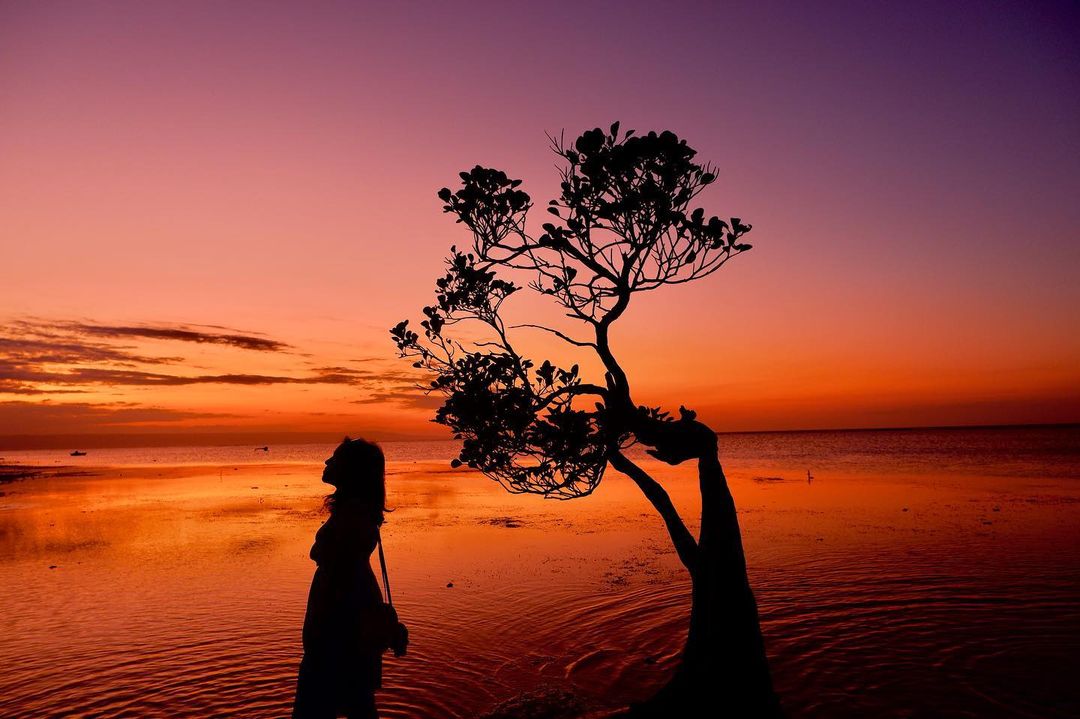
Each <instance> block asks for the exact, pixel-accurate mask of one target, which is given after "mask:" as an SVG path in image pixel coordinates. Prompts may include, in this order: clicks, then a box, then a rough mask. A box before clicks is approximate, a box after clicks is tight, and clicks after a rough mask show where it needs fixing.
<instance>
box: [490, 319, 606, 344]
mask: <svg viewBox="0 0 1080 719" xmlns="http://www.w3.org/2000/svg"><path fill="white" fill-rule="evenodd" d="M522 327H532V328H533V329H537V330H543V331H545V332H550V333H551V334H553V335H555V336H556V337H559V338H560V339H562V340H565V341H566V342H569V343H570V344H572V345H575V346H577V347H596V343H595V342H582V341H581V340H576V339H573V338H572V337H567V336H566V335H564V334H563V333H562V332H559V331H558V330H553V329H551V328H550V327H544V326H543V325H532V324H524V325H511V326H510V329H512V330H516V329H520V328H522Z"/></svg>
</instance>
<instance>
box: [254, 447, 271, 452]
mask: <svg viewBox="0 0 1080 719" xmlns="http://www.w3.org/2000/svg"><path fill="white" fill-rule="evenodd" d="M255 451H256V452H269V451H270V448H269V447H256V448H255Z"/></svg>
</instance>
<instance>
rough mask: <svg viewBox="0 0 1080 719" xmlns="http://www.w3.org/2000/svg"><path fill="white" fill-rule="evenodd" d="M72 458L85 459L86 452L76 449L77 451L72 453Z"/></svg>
mask: <svg viewBox="0 0 1080 719" xmlns="http://www.w3.org/2000/svg"><path fill="white" fill-rule="evenodd" d="M71 456H72V457H85V456H86V452H80V451H79V450H77V449H76V450H74V451H72V453H71Z"/></svg>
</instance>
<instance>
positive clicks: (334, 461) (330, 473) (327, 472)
mask: <svg viewBox="0 0 1080 719" xmlns="http://www.w3.org/2000/svg"><path fill="white" fill-rule="evenodd" d="M339 451H340V450H338V451H335V452H334V453H333V454H332V455H330V457H329V458H328V459H327V460H326V463H325V464H326V467H325V469H323V475H322V481H323V482H325V483H326V484H331V485H334V486H335V487H336V486H337V484H338V478H339V477H340V476H341V471H342V469H343V468H342V466H341V465H342V460H341V457H339V456H338V452H339Z"/></svg>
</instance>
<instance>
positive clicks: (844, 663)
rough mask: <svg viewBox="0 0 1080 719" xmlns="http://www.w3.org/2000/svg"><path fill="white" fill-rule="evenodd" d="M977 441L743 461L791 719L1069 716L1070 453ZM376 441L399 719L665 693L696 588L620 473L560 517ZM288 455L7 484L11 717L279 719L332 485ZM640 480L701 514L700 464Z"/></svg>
mask: <svg viewBox="0 0 1080 719" xmlns="http://www.w3.org/2000/svg"><path fill="white" fill-rule="evenodd" d="M1047 431H1049V430H1047ZM1029 432H1031V430H1029ZM1073 432H1074V433H1073V434H1072V435H1071V436H1072V441H1073V442H1075V437H1076V434H1075V430H1073ZM829 434H833V433H829ZM972 434H973V433H966V434H960V433H958V434H951V435H950V434H949V433H944V435H945V436H946V439H942V438H941V437H940V436H939V437H938V439H937V441H938V443H939V444H943V445H944V444H945V443H948V442H951V443H952V444H950V445H949V446H950V447H953V450H952V454H951V455H950V454H949V452H946V451H945V450H942V449H940V448H939V449H938V450H937V457H938V459H937V460H936V461H937V462H938V463H944V464H945V465H946V466H947V467H948V471H940V472H931V471H929V470H928V466H927V465H928V464H932V462H928V461H926V460H925V457H926V456H928V455H929V454H930V453H929V452H928V451H926V450H925V445H927V444H928V443H929V444H932V443H933V442H932V441H931V440H932V439H933V438H932V437H931V438H927V437H925V436H924V437H922V438H921V439H920V438H918V437H912V436H906V437H903V438H901V439H900V440H895V441H892V442H891V443H890V441H889V440H888V439H887V438H886V439H881V438H880V437H877V436H875V437H874V438H873V439H872V440H866V441H855V440H853V439H851V438H850V437H849V438H848V439H847V440H846V441H847V442H848V446H847V447H846V448H845V447H843V446H841V445H840V444H838V442H840V440H839V439H837V438H836V437H835V436H831V437H827V438H825V439H822V437H821V435H811V436H804V438H803V440H802V444H801V445H800V444H799V440H797V439H793V437H796V436H795V435H784V436H779V437H781V440H779V441H777V440H776V439H775V438H776V437H778V435H756V436H754V437H753V438H752V439H750V440H748V439H746V437H747V436H744V441H743V444H742V445H739V446H737V447H736V450H735V451H733V452H729V453H728V455H729V457H730V461H729V468H730V470H731V471H730V474H731V479H732V488H733V492H734V493H735V495H736V500H737V501H738V503H739V506H740V508H741V516H742V522H743V528H744V532H745V535H746V548H747V555H748V559H749V562H750V571H751V579H752V581H753V583H754V586H755V589H756V591H757V595H758V599H759V603H760V607H761V611H762V616H763V628H764V631H765V635H766V641H767V643H768V649H769V653H770V655H771V657H772V660H773V669H774V674H775V680H776V684H777V688H778V690H779V691H780V693H781V696H782V697H783V699H784V701H785V704H786V706H787V707H788V709H789V710H790V712H791V714H792V715H793V716H806V717H869V716H890V717H909V716H970V717H987V716H1015V717H1071V716H1076V715H1077V713H1078V709H1080V695H1078V691H1077V689H1076V687H1075V681H1074V677H1075V675H1076V669H1077V666H1076V657H1077V656H1080V629H1078V628H1080V597H1078V596H1077V591H1076V588H1077V587H1078V586H1080V485H1078V484H1077V482H1076V479H1075V478H1076V476H1077V469H1076V467H1075V466H1074V465H1073V464H1072V461H1071V460H1070V457H1074V458H1075V456H1076V455H1075V453H1073V454H1072V455H1070V454H1069V451H1068V447H1070V446H1071V447H1075V444H1071V445H1070V440H1069V437H1068V436H1065V439H1064V444H1063V440H1062V437H1061V436H1060V435H1052V436H1047V435H1042V436H1041V437H1040V436H1037V433H1036V435H1028V436H1027V437H1024V436H1019V435H1015V434H1013V435H1007V434H1006V435H998V436H997V437H990V438H988V437H987V436H982V437H981V438H980V437H979V436H978V435H977V434H975V437H974V438H972ZM769 436H772V437H773V438H774V444H777V445H779V449H778V450H777V451H776V452H774V453H773V454H772V455H770V454H769V453H768V441H767V439H765V438H767V437H769ZM1033 436H1035V437H1036V439H1038V440H1039V441H1034V440H1033ZM949 437H951V439H949ZM727 442H728V440H726V439H725V443H727ZM898 442H899V444H898ZM1003 442H1004V444H1005V446H1006V447H1007V448H1008V451H1007V452H1004V453H1007V454H1009V456H1014V457H1015V459H1014V461H1013V462H1012V463H1011V464H1010V463H1008V462H1004V463H1002V462H999V463H998V464H996V465H994V466H985V467H984V469H983V471H981V472H980V471H978V466H977V460H976V459H973V458H972V456H971V455H972V453H976V454H977V452H979V451H989V450H986V447H987V446H988V445H989V446H993V447H1000V446H1002V444H1003ZM1039 442H1043V443H1044V444H1046V443H1049V444H1052V445H1053V446H1056V447H1058V448H1059V451H1058V452H1057V453H1056V454H1055V455H1054V456H1055V457H1056V459H1055V460H1054V461H1049V460H1047V459H1046V456H1047V454H1046V452H1043V454H1042V455H1041V456H1043V459H1042V460H1039V459H1038V457H1039V456H1040V453H1039V452H1040V451H1039V450H1038V446H1039ZM755 443H757V444H755ZM830 443H832V444H831V445H830ZM1062 446H1065V447H1066V449H1065V450H1060V448H1061V447H1062ZM920 447H922V448H923V449H920ZM972 447H975V448H976V449H972ZM979 447H982V448H983V449H978V448H979ZM1032 447H1034V449H1033V448H1032ZM1025 448H1026V449H1025ZM387 449H388V454H389V455H390V458H391V460H395V459H396V461H393V462H392V463H391V468H390V469H391V472H392V473H391V475H390V476H389V479H388V482H389V488H390V491H391V497H390V500H389V501H390V504H391V506H394V507H396V510H395V511H394V512H393V513H392V514H390V515H389V516H388V520H387V524H386V527H385V529H384V538H385V541H386V548H387V555H388V556H387V559H388V561H389V563H390V569H391V572H392V574H393V583H394V598H395V604H397V605H399V610H400V612H401V615H402V617H403V619H405V621H406V622H407V623H408V624H409V627H410V631H411V635H412V644H411V646H410V652H409V656H407V657H405V658H402V659H394V658H392V657H389V656H388V657H387V661H386V665H385V678H384V686H385V689H384V691H383V692H382V693H381V699H380V700H381V704H382V706H383V712H384V715H385V716H388V717H471V716H476V715H477V714H479V713H482V712H484V711H486V710H489V709H490V708H492V707H493V706H495V705H496V704H498V703H499V702H502V701H505V700H507V699H510V698H512V697H514V696H517V695H521V694H523V693H527V692H532V691H536V690H544V689H545V688H552V687H555V688H558V689H560V690H566V691H570V692H573V693H574V695H575V696H576V697H577V698H578V699H579V701H581V702H582V704H583V705H584V706H589V707H592V708H594V709H596V710H598V711H599V710H603V709H604V708H605V707H613V706H617V705H619V704H625V703H626V702H628V701H631V700H634V699H638V698H642V697H644V696H646V695H648V694H649V693H650V692H651V691H652V690H653V689H655V688H656V687H657V686H658V685H659V684H660V683H661V682H662V681H663V679H664V677H665V674H666V673H667V672H668V671H670V670H671V668H672V666H673V665H674V658H675V654H676V652H677V651H678V649H679V646H680V641H681V636H682V635H683V633H684V632H685V627H684V617H685V612H686V610H687V608H688V606H689V596H688V589H689V586H688V582H687V580H686V577H685V576H684V574H683V571H682V569H681V566H680V565H679V563H678V560H677V558H676V557H675V556H674V552H673V551H672V550H671V548H670V546H669V544H668V541H667V538H666V535H665V533H664V530H663V527H662V525H661V522H660V520H659V519H658V518H657V517H656V516H654V514H653V512H652V510H651V508H650V507H649V505H648V504H647V503H646V502H645V500H644V499H642V498H640V496H639V495H638V494H637V491H636V489H635V488H634V487H633V486H632V485H631V484H630V483H629V482H628V481H623V480H622V479H621V478H619V477H618V476H617V475H615V474H611V475H610V476H609V478H608V479H607V480H605V483H604V484H603V485H602V486H601V488H600V490H598V492H597V493H596V495H594V496H593V497H590V498H588V499H583V500H580V501H574V502H551V501H544V500H541V499H539V498H535V497H522V496H511V495H508V494H505V493H504V492H502V490H501V489H499V488H498V487H497V486H496V485H494V484H493V483H490V482H488V481H486V480H484V479H482V478H479V477H476V476H475V475H471V474H467V473H463V472H452V471H448V469H447V467H446V463H445V461H434V459H433V456H432V455H434V454H436V453H437V452H442V453H444V454H445V449H444V448H442V447H439V446H438V445H436V446H434V448H429V449H427V450H424V451H420V450H418V449H416V447H415V446H414V447H412V449H411V451H412V452H413V454H412V455H402V454H401V453H400V452H396V451H395V450H396V449H397V445H393V446H388V448H387ZM140 451H141V452H144V453H145V452H147V450H140ZM234 451H237V450H234ZM208 452H209V451H208ZM304 452H308V453H311V454H315V455H316V456H318V454H317V453H318V452H320V449H319V448H307V449H305V450H304ZM425 452H426V454H425ZM753 452H757V453H758V455H757V456H761V457H769V459H768V461H762V460H755V459H754V457H753V454H752V453H753ZM211 454H212V453H211ZM272 454H273V451H272ZM296 454H297V456H298V457H299V458H298V459H296V460H295V462H297V463H295V464H262V465H257V464H253V465H247V466H243V465H239V466H238V463H236V462H233V464H231V465H229V466H223V467H221V468H217V467H215V468H212V469H211V468H208V467H200V466H195V465H198V464H209V463H212V462H211V460H212V459H213V457H209V458H206V459H204V461H202V462H199V461H196V460H197V457H196V460H193V461H191V462H188V463H187V464H190V465H192V466H188V467H180V468H177V467H175V466H171V465H170V464H168V463H162V462H158V463H156V466H154V467H150V468H145V467H144V468H131V467H126V468H117V469H112V470H107V471H104V472H103V473H102V474H101V475H100V476H92V477H58V478H49V477H44V478H39V479H34V480H28V481H25V482H20V483H16V484H10V485H5V487H4V491H5V492H6V493H7V494H6V495H5V496H3V497H0V602H2V606H3V608H4V610H3V612H2V614H0V617H2V619H0V622H2V624H0V662H2V664H3V666H4V667H5V671H4V673H3V674H0V715H2V716H5V717H51V716H69V715H87V716H100V717H166V716H168V717H206V716H244V717H280V716H285V715H287V713H288V710H289V707H290V705H291V700H292V691H293V687H294V682H295V676H296V666H297V663H298V662H299V659H300V654H301V649H300V626H301V624H302V622H303V612H304V606H305V599H306V592H307V587H308V583H309V582H310V580H311V574H312V571H313V570H314V565H313V564H312V563H311V562H310V561H309V560H308V558H307V552H308V549H309V548H310V542H311V537H312V535H313V533H314V530H315V529H316V528H317V527H318V525H319V522H320V521H321V518H322V511H321V508H320V498H321V495H322V493H323V492H324V489H325V488H324V486H323V485H321V484H320V483H319V481H318V477H319V470H318V468H317V467H316V466H314V465H307V464H302V463H301V462H303V461H306V460H305V458H304V456H303V453H302V452H299V451H298V452H297V453H296ZM950 456H952V457H953V459H949V457H950ZM942 457H944V459H943V458H942ZM93 458H94V455H93V453H92V454H91V455H90V456H89V457H88V459H93ZM808 458H816V459H817V460H818V461H814V462H808ZM99 459H100V458H99ZM269 459H271V460H273V459H275V457H274V456H271V457H270V458H269ZM264 461H265V460H264ZM1040 461H1041V462H1042V464H1041V465H1040ZM174 464H180V463H179V462H174ZM808 464H809V465H810V467H811V468H812V469H813V470H814V472H813V473H814V477H815V479H814V482H813V483H812V484H809V483H807V481H806V478H805V477H806V475H805V472H806V469H807V468H808V467H807V465H808ZM1040 466H1042V470H1041V471H1040V470H1039V467H1040ZM650 467H651V468H653V469H655V470H656V472H657V473H658V474H661V475H663V476H664V477H665V478H666V479H667V480H668V483H669V486H670V488H671V493H672V495H673V499H674V500H675V501H676V504H677V505H678V506H679V508H680V510H681V511H682V512H683V514H684V516H686V517H687V518H688V519H690V518H692V517H693V516H694V514H695V508H696V489H695V486H694V485H695V483H694V481H693V479H692V474H691V472H689V471H687V470H683V469H679V470H672V469H669V468H664V467H659V466H657V465H650ZM890 467H891V469H888V468H890ZM759 476H768V477H781V478H783V480H784V481H770V482H754V481H752V478H753V477H759ZM691 523H692V522H691ZM50 567H53V568H50ZM449 584H452V585H453V586H452V587H451V586H448V585H449Z"/></svg>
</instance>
